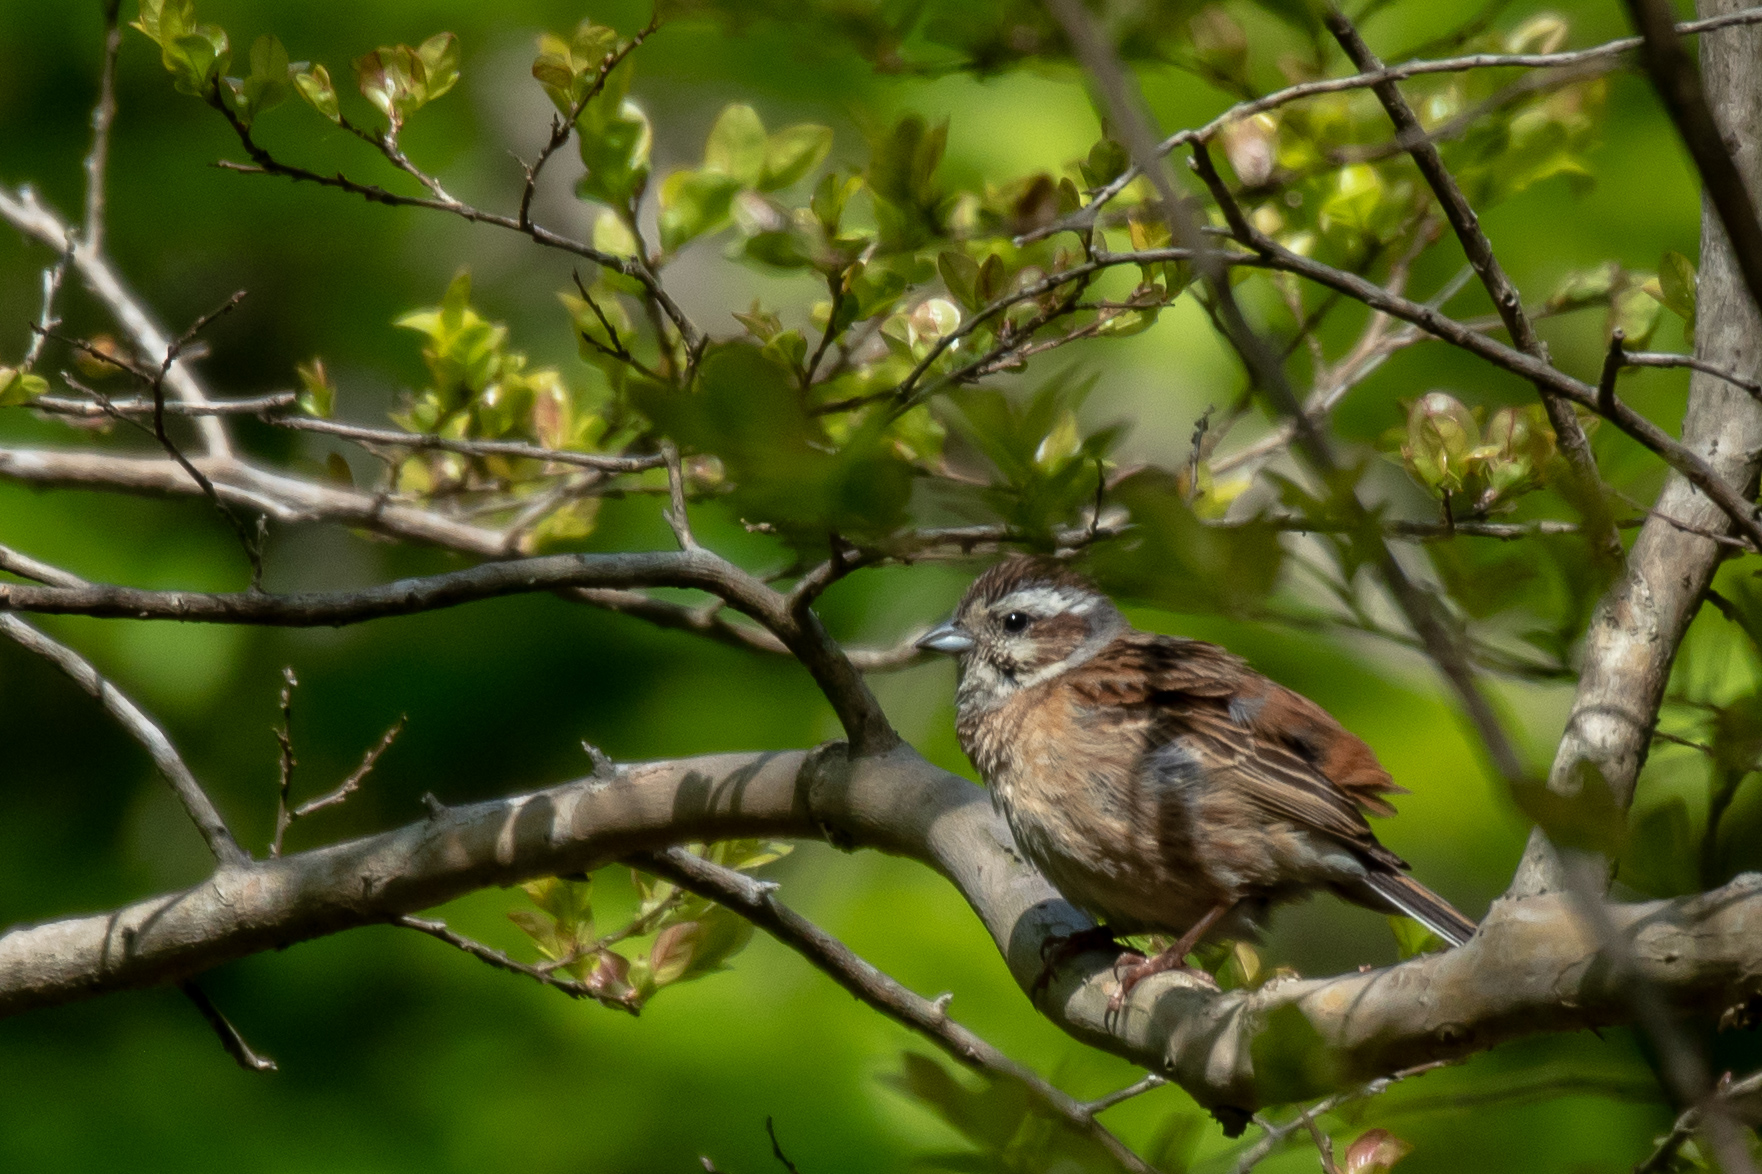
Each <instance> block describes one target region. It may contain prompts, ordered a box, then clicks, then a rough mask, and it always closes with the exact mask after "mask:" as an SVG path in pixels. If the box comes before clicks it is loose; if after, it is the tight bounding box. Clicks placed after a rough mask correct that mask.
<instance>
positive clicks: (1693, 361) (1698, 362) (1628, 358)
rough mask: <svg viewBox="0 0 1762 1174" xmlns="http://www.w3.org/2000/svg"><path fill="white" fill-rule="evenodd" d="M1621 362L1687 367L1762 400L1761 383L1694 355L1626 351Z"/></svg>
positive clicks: (1645, 365)
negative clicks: (1723, 381) (1721, 380)
mask: <svg viewBox="0 0 1762 1174" xmlns="http://www.w3.org/2000/svg"><path fill="white" fill-rule="evenodd" d="M1622 361H1623V362H1624V363H1626V364H1627V365H1628V366H1629V367H1688V368H1690V369H1691V370H1695V371H1699V372H1701V373H1702V374H1703V375H1711V376H1713V377H1714V378H1715V379H1723V380H1725V381H1726V382H1727V383H1729V384H1731V385H1732V386H1733V387H1740V388H1742V389H1743V390H1745V391H1747V392H1749V393H1750V394H1751V395H1752V396H1754V397H1755V398H1757V399H1759V400H1762V383H1758V382H1756V381H1755V380H1754V379H1745V378H1744V377H1743V376H1742V375H1739V374H1737V373H1736V372H1735V371H1729V370H1727V369H1726V368H1724V367H1720V366H1718V365H1716V364H1714V363H1709V362H1708V361H1707V360H1706V359H1702V358H1699V357H1697V356H1695V355H1678V354H1672V353H1670V352H1668V351H1628V352H1626V353H1625V354H1624V355H1623V357H1622Z"/></svg>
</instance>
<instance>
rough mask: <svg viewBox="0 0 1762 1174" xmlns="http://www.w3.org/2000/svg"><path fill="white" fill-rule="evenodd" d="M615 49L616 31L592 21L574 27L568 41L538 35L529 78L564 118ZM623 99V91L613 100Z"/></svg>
mask: <svg viewBox="0 0 1762 1174" xmlns="http://www.w3.org/2000/svg"><path fill="white" fill-rule="evenodd" d="M617 46H618V34H617V32H616V31H615V30H613V29H609V28H606V27H605V26H604V25H597V24H594V23H593V21H591V20H583V21H582V22H581V23H580V24H578V25H576V26H575V33H574V35H573V36H572V37H571V38H570V39H569V40H567V41H565V40H564V39H563V38H562V37H559V36H556V35H554V34H552V33H541V34H540V35H539V38H538V56H537V57H536V58H534V59H533V62H532V76H533V77H535V78H537V79H538V82H539V84H540V85H542V86H543V87H544V89H545V93H547V94H549V95H550V98H551V102H552V103H553V104H554V105H555V106H556V107H557V111H558V112H559V113H561V114H564V115H567V114H569V113H570V112H572V111H573V110H574V109H575V107H576V106H578V105H579V104H581V102H582V100H583V99H585V98H586V97H587V95H588V93H589V91H591V90H592V89H593V83H594V80H595V79H596V78H597V77H598V76H599V71H600V68H601V64H602V63H603V62H604V61H605V59H606V57H607V55H608V54H610V53H612V52H613V51H614V50H616V48H617ZM622 97H623V91H619V93H618V94H617V95H616V98H615V99H614V101H616V100H617V99H621V98H622Z"/></svg>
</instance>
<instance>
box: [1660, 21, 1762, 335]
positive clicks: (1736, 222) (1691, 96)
mask: <svg viewBox="0 0 1762 1174" xmlns="http://www.w3.org/2000/svg"><path fill="white" fill-rule="evenodd" d="M1627 10H1628V14H1629V15H1630V16H1631V17H1632V18H1633V22H1634V27H1635V28H1636V29H1638V30H1639V33H1640V36H1641V38H1642V39H1643V41H1644V44H1642V45H1641V46H1640V63H1641V64H1642V65H1644V66H1645V67H1646V73H1647V74H1649V75H1650V76H1651V79H1652V86H1653V88H1654V89H1656V90H1657V91H1658V97H1659V98H1660V99H1661V100H1662V101H1663V103H1664V109H1665V110H1666V111H1668V112H1669V114H1670V119H1671V121H1672V122H1674V123H1676V129H1677V133H1678V134H1679V135H1681V136H1682V141H1683V145H1684V146H1686V147H1687V148H1688V149H1689V156H1690V158H1692V159H1694V161H1695V169H1696V170H1697V171H1699V172H1700V173H1701V182H1702V184H1704V185H1705V188H1704V190H1705V192H1706V195H1707V199H1708V200H1709V201H1710V202H1711V203H1712V205H1713V207H1714V208H1715V209H1717V210H1718V212H1719V222H1720V224H1721V225H1722V226H1723V227H1724V228H1725V235H1726V238H1727V239H1728V240H1729V241H1730V242H1731V250H1732V256H1733V257H1734V258H1735V259H1736V261H1737V266H1738V272H1740V273H1742V274H1743V277H1744V284H1745V285H1746V286H1748V287H1749V290H1750V297H1751V298H1753V299H1754V300H1755V301H1756V304H1757V305H1759V306H1762V223H1758V222H1757V220H1756V202H1755V199H1754V198H1753V197H1752V196H1751V194H1750V190H1749V188H1747V187H1746V186H1745V185H1744V177H1743V176H1742V175H1741V174H1739V172H1738V166H1737V164H1736V163H1735V162H1734V161H1733V160H1732V157H1731V151H1730V150H1729V149H1728V148H1727V147H1726V145H1725V139H1724V137H1723V136H1722V135H1721V133H1720V129H1719V121H1718V119H1716V118H1715V117H1714V115H1713V108H1712V107H1711V106H1709V105H1708V104H1707V95H1706V93H1705V92H1704V91H1703V90H1702V89H1701V73H1700V71H1699V70H1698V69H1696V68H1695V63H1694V60H1693V59H1692V58H1690V57H1689V55H1688V51H1687V50H1685V49H1684V48H1683V46H1682V42H1681V41H1680V40H1678V39H1677V28H1676V25H1675V23H1674V22H1673V13H1672V11H1671V7H1670V5H1669V3H1667V2H1666V0H1627Z"/></svg>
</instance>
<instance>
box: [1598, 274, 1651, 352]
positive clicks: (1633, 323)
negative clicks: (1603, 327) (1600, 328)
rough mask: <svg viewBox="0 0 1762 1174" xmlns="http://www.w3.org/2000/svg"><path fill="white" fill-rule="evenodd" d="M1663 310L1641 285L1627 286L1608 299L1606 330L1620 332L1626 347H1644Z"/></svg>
mask: <svg viewBox="0 0 1762 1174" xmlns="http://www.w3.org/2000/svg"><path fill="white" fill-rule="evenodd" d="M1663 308H1664V307H1663V306H1662V305H1660V304H1659V302H1658V300H1657V299H1656V298H1654V297H1652V295H1650V294H1649V293H1647V292H1646V290H1645V287H1644V285H1643V284H1641V285H1631V286H1628V287H1627V288H1626V289H1622V290H1618V291H1616V292H1615V293H1614V294H1613V295H1611V296H1610V298H1609V323H1608V329H1609V331H1611V332H1613V331H1616V330H1620V331H1621V332H1622V335H1623V336H1624V337H1625V338H1626V340H1627V345H1628V346H1630V347H1635V348H1638V347H1644V346H1645V345H1646V343H1648V342H1649V341H1651V338H1652V332H1653V331H1655V330H1657V329H1658V315H1659V313H1660V311H1662V310H1663Z"/></svg>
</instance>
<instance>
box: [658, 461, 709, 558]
mask: <svg viewBox="0 0 1762 1174" xmlns="http://www.w3.org/2000/svg"><path fill="white" fill-rule="evenodd" d="M661 459H662V460H663V461H664V462H665V463H666V465H667V496H668V500H669V502H670V503H671V504H670V505H669V506H668V507H667V509H665V510H664V511H662V515H663V516H664V517H665V518H666V519H667V525H668V526H670V527H672V529H673V537H674V538H675V539H677V540H678V542H679V549H680V550H701V549H702V548H701V547H700V546H698V544H697V539H696V538H693V537H692V535H691V515H689V514H687V513H686V512H685V470H684V469H683V468H681V467H680V464H679V446H678V445H676V444H674V443H673V442H672V441H671V440H663V441H661Z"/></svg>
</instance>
